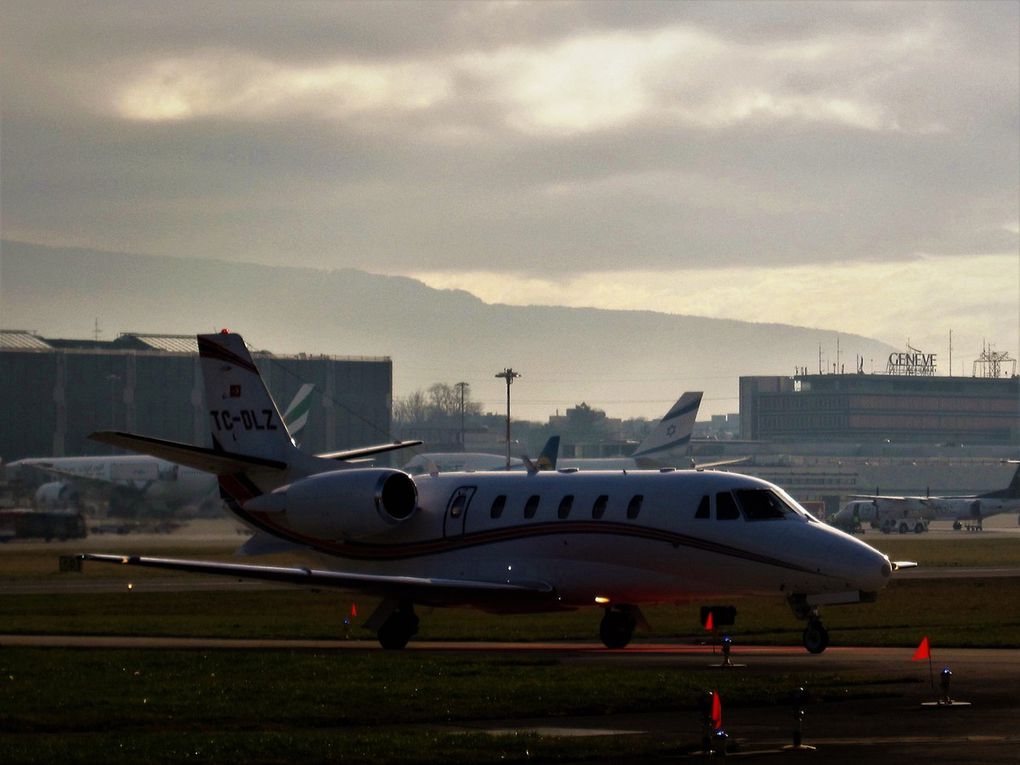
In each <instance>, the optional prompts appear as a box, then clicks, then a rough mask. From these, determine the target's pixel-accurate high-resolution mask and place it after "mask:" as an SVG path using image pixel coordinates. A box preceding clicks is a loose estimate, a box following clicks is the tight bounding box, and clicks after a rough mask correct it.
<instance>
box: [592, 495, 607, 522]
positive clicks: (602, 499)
mask: <svg viewBox="0 0 1020 765" xmlns="http://www.w3.org/2000/svg"><path fill="white" fill-rule="evenodd" d="M608 505H609V495H608V494H602V495H600V496H599V498H598V499H596V500H595V504H594V505H592V506H591V517H592V518H594V519H595V520H598V519H599V518H601V517H602V516H603V515H605V514H606V507H607V506H608Z"/></svg>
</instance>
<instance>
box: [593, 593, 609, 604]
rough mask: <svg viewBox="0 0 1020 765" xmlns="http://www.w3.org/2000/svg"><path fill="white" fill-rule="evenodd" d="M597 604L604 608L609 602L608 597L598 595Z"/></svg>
mask: <svg viewBox="0 0 1020 765" xmlns="http://www.w3.org/2000/svg"><path fill="white" fill-rule="evenodd" d="M595 602H596V603H598V604H599V605H600V606H604V605H605V604H606V603H608V602H609V598H607V597H605V596H603V595H596V596H595Z"/></svg>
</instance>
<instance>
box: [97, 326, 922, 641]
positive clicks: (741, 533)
mask: <svg viewBox="0 0 1020 765" xmlns="http://www.w3.org/2000/svg"><path fill="white" fill-rule="evenodd" d="M198 345H199V351H200V354H201V363H202V371H203V376H204V379H205V386H206V400H207V402H208V406H209V417H210V421H211V422H210V425H211V428H212V446H211V448H210V447H199V446H193V445H189V444H180V443H175V442H170V441H164V440H161V439H155V438H150V437H146V436H139V435H132V434H128V433H120V432H103V433H95V434H93V436H92V437H93V438H95V439H96V440H97V441H101V442H104V443H108V444H113V445H115V446H121V447H125V448H130V449H134V450H137V451H141V452H145V453H148V454H152V455H155V456H158V457H161V458H164V459H168V460H172V461H175V462H178V463H181V464H184V465H190V466H191V467H195V468H198V469H201V470H206V471H209V472H212V473H215V474H216V475H217V476H218V479H219V485H220V489H221V492H222V495H223V497H224V499H225V500H226V502H227V504H228V506H229V508H230V509H231V511H232V512H233V513H234V514H236V515H237V517H238V518H240V519H241V520H242V521H243V522H245V523H246V524H248V525H249V526H251V527H252V528H253V529H254V530H255V531H256V538H255V540H253V541H256V542H257V540H258V539H259V538H262V539H265V540H267V541H277V542H285V543H287V544H290V545H292V546H293V548H292V549H295V550H302V551H304V552H305V553H307V554H308V555H309V556H313V557H314V558H315V559H316V560H317V561H318V564H317V567H315V568H311V567H309V568H305V567H279V566H259V565H246V564H229V563H218V562H212V561H200V560H179V559H166V558H152V557H142V556H135V555H128V556H124V555H109V554H92V553H86V554H83V555H82V556H81V558H82V559H83V560H98V561H104V562H109V563H122V564H126V565H137V566H150V567H155V568H166V569H176V570H184V571H194V572H203V573H210V574H224V575H229V576H233V577H248V578H255V579H265V580H274V581H284V582H291V583H297V584H305V585H310V586H314V587H329V586H334V587H342V588H354V589H358V590H362V591H366V592H370V593H375V594H377V595H379V596H381V597H382V602H381V604H380V606H379V607H378V609H376V611H375V612H374V613H373V614H372V615H371V616H370V617H369V619H368V621H367V623H366V624H365V626H366V627H368V628H370V629H374V630H376V632H377V636H378V639H379V642H380V643H381V644H382V645H383V647H385V648H402V647H403V646H404V645H406V643H407V642H408V640H409V639H410V638H411V637H412V636H413V635H414V634H415V633H416V632H417V627H418V617H417V615H416V614H415V610H414V609H415V606H442V605H453V604H460V605H473V606H476V607H479V608H482V609H486V610H490V611H495V612H504V613H520V612H540V611H554V610H561V609H577V608H581V607H584V606H597V607H601V608H602V609H603V612H604V615H603V617H602V621H601V627H600V635H601V638H602V641H603V642H604V643H605V645H606V646H608V647H623V646H625V645H626V644H627V643H628V642H629V641H630V639H631V637H632V634H633V631H634V629H635V626H636V625H637V624H639V623H641V622H643V617H642V615H641V612H640V607H641V605H643V604H648V603H662V602H681V601H700V602H708V603H711V602H718V600H719V599H721V598H729V597H733V596H763V597H775V598H784V599H786V600H787V601H788V602H789V604H790V605H791V606H792V608H793V611H794V613H795V615H796V616H798V617H799V618H801V619H803V620H805V621H806V622H807V626H806V628H805V630H804V635H803V638H804V645H805V647H806V648H807V649H808V650H809V651H811V652H813V653H818V652H821V651H823V650H824V649H825V647H826V646H827V644H828V641H829V637H828V633H827V631H826V629H825V627H824V626H823V625H822V622H821V620H820V618H819V614H818V608H819V606H822V605H827V604H843V603H859V602H867V601H871V600H874V599H875V597H876V596H877V593H878V591H879V590H881V589H882V588H883V587H885V585H886V584H887V583H888V581H889V578H890V575H891V573H892V571H893V569H894V567H896V566H897V565H903V564H893V563H891V562H890V561H889V558H888V557H886V556H885V555H883V554H882V553H881V552H879V551H878V550H876V549H874V548H872V547H870V546H868V545H867V544H865V543H864V542H862V541H861V540H859V539H855V538H854V537H852V536H850V535H848V534H845V533H843V532H841V531H839V530H837V529H834V528H832V527H830V526H827V525H826V524H824V523H821V522H819V521H818V520H817V519H815V518H814V517H812V516H811V515H810V514H809V513H808V512H807V511H805V510H804V509H803V508H801V507H800V506H799V505H798V504H797V502H796V501H794V500H793V499H792V498H790V496H789V495H787V494H786V493H785V492H784V491H783V490H782V489H780V488H778V487H776V486H774V485H772V484H769V483H767V482H765V481H762V480H760V479H757V478H753V477H750V476H743V475H735V474H730V473H722V472H714V471H696V470H683V471H677V470H662V471H629V470H627V471H591V472H586V471H570V472H560V471H541V470H537V469H529V470H527V471H524V472H514V471H506V470H502V471H493V472H475V473H438V474H436V475H422V476H415V477H412V476H410V475H408V474H407V473H405V472H403V471H401V470H396V469H390V468H372V467H368V468H358V467H354V468H347V469H343V470H338V469H336V468H337V465H336V464H335V463H333V462H331V461H329V460H327V459H324V458H321V457H315V456H312V455H308V454H305V453H304V452H302V451H301V450H299V449H298V448H297V447H296V446H295V445H294V443H293V441H292V439H291V438H290V435H289V434H288V432H287V429H286V426H285V424H284V423H283V421H282V419H281V417H280V415H279V412H278V410H277V408H276V405H275V404H274V403H273V401H272V399H271V398H270V396H269V393H268V391H267V390H266V388H265V386H264V385H263V382H262V380H261V378H260V376H259V373H258V369H257V368H256V367H255V364H254V363H253V362H252V359H251V356H250V355H249V353H248V351H247V349H246V347H245V344H244V341H243V340H242V338H241V336H240V335H238V334H231V333H228V332H226V330H224V331H223V332H221V333H220V334H213V335H199V336H198ZM254 546H258V545H257V543H256V544H255V545H254ZM246 547H247V545H246Z"/></svg>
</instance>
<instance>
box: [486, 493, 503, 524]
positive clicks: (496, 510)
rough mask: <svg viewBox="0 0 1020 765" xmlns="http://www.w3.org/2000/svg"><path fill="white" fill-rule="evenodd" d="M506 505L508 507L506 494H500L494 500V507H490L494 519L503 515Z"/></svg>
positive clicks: (490, 513)
mask: <svg viewBox="0 0 1020 765" xmlns="http://www.w3.org/2000/svg"><path fill="white" fill-rule="evenodd" d="M504 507H506V494H500V495H499V496H498V497H496V498H495V499H494V500H492V507H491V508H490V509H489V515H490V516H491V517H492V518H493V520H495V519H496V518H499V517H500V516H501V515H503V508H504Z"/></svg>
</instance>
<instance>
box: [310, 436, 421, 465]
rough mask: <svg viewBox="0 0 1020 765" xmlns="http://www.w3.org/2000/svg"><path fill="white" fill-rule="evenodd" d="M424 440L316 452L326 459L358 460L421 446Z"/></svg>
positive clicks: (317, 455) (318, 455)
mask: <svg viewBox="0 0 1020 765" xmlns="http://www.w3.org/2000/svg"><path fill="white" fill-rule="evenodd" d="M423 443H425V442H424V441H394V442H393V443H391V444H377V445H376V446H363V447H361V448H360V449H347V450H346V451H342V452H325V453H324V454H316V455H315V456H316V457H319V458H320V459H324V460H339V461H341V462H349V461H351V460H356V459H358V458H360V457H368V456H370V455H373V454H383V453H385V452H393V451H396V450H397V449H407V448H409V447H411V446H421V445H422V444H423Z"/></svg>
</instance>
